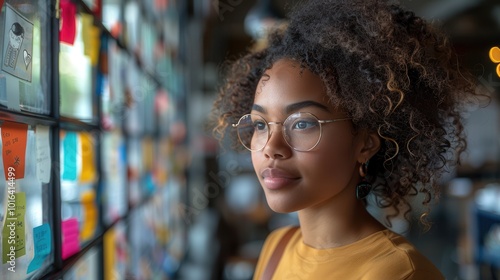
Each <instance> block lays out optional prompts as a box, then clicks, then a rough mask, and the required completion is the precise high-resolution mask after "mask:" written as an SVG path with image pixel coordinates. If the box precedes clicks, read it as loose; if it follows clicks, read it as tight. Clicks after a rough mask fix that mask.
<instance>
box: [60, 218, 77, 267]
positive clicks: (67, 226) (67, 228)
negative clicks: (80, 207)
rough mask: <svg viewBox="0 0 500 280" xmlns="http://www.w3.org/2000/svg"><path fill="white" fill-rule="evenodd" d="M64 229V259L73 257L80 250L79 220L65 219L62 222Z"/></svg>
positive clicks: (62, 253)
mask: <svg viewBox="0 0 500 280" xmlns="http://www.w3.org/2000/svg"><path fill="white" fill-rule="evenodd" d="M61 231H62V250H61V255H62V258H63V260H65V259H67V258H69V257H71V256H72V255H74V254H75V253H78V252H79V251H80V242H79V240H78V236H79V235H80V234H79V230H78V220H77V219H76V218H71V219H68V220H65V221H63V222H62V224H61Z"/></svg>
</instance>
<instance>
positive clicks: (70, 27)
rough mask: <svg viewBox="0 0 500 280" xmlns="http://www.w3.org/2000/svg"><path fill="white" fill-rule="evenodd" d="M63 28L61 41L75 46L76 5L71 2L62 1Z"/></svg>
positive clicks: (60, 31)
mask: <svg viewBox="0 0 500 280" xmlns="http://www.w3.org/2000/svg"><path fill="white" fill-rule="evenodd" d="M60 5H61V22H62V24H61V28H60V30H59V41H61V42H64V43H68V44H70V45H73V44H74V43H75V38H76V4H75V3H73V2H72V1H71V0H62V1H61V4H60Z"/></svg>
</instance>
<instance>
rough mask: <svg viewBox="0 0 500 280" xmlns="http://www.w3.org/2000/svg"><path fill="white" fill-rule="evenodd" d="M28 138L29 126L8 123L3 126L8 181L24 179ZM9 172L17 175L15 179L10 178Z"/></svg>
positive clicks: (6, 177)
mask: <svg viewBox="0 0 500 280" xmlns="http://www.w3.org/2000/svg"><path fill="white" fill-rule="evenodd" d="M27 137H28V125H27V124H23V123H14V122H8V121H5V122H4V123H3V124H2V160H3V167H4V168H3V172H4V174H5V179H6V180H9V179H10V178H12V179H14V180H17V179H22V178H24V166H25V163H26V161H25V157H26V141H27ZM9 167H11V168H9ZM9 169H10V170H9ZM9 171H11V172H13V173H14V174H15V177H14V178H13V177H12V176H8V174H9Z"/></svg>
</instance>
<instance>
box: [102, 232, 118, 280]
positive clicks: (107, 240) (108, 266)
mask: <svg viewBox="0 0 500 280" xmlns="http://www.w3.org/2000/svg"><path fill="white" fill-rule="evenodd" d="M115 240H116V233H115V230H114V229H113V228H112V229H110V230H108V231H107V232H106V233H105V234H104V279H106V280H108V279H116V277H114V276H115V255H116V244H115Z"/></svg>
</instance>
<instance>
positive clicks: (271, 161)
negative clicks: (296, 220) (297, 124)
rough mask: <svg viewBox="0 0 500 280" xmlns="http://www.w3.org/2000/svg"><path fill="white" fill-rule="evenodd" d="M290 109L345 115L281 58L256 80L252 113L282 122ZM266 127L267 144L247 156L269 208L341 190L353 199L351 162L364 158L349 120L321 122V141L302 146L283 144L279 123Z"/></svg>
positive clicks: (326, 199)
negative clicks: (301, 149) (304, 148)
mask: <svg viewBox="0 0 500 280" xmlns="http://www.w3.org/2000/svg"><path fill="white" fill-rule="evenodd" d="M301 72H302V73H301ZM295 112H308V113H312V114H313V115H315V116H316V117H317V118H318V119H320V120H330V119H337V118H345V117H348V116H347V114H346V113H345V112H343V111H341V110H340V109H335V108H334V106H332V104H330V103H329V102H328V97H327V95H326V90H325V88H324V86H323V82H322V81H321V79H320V78H319V77H318V76H317V75H315V74H313V73H312V72H310V71H309V70H307V69H302V70H301V68H300V66H299V64H298V63H296V62H294V61H292V60H287V59H282V60H279V61H277V62H276V63H275V64H274V65H273V67H272V68H271V69H269V70H267V71H266V72H265V73H264V75H263V77H262V79H261V80H260V82H259V85H258V86H257V90H256V94H255V100H254V105H253V108H252V114H258V115H261V116H262V117H264V118H265V120H266V121H267V122H283V121H284V120H285V119H286V118H287V117H288V116H289V115H290V114H292V113H295ZM269 130H270V133H271V136H270V138H269V141H268V143H267V145H266V146H265V147H264V149H262V150H260V151H254V152H252V162H253V166H254V169H255V172H256V174H257V176H258V178H259V181H260V183H261V185H262V187H263V189H264V192H265V195H266V199H267V202H268V204H269V206H270V207H271V209H273V210H274V211H276V212H281V213H287V212H293V211H298V210H301V209H304V208H309V207H316V206H321V205H323V204H324V203H334V201H335V199H339V198H341V197H343V196H342V195H340V194H341V193H346V192H347V193H348V194H346V195H345V196H346V197H351V198H352V199H353V200H355V193H354V186H355V184H356V183H357V182H358V181H359V175H358V171H357V168H356V166H357V165H356V164H357V162H358V161H360V162H363V160H366V158H365V159H363V158H362V157H363V156H364V155H363V154H362V150H363V143H364V141H362V140H361V136H360V135H361V134H362V133H354V130H353V127H352V123H351V121H349V120H347V121H339V122H333V123H328V124H323V125H322V130H323V133H322V137H321V141H320V142H319V144H318V145H317V146H316V147H315V148H314V149H312V150H311V151H307V152H299V151H296V150H294V149H292V148H291V147H290V146H288V144H287V143H286V142H285V139H284V138H283V134H282V126H281V125H276V124H271V125H269Z"/></svg>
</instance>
